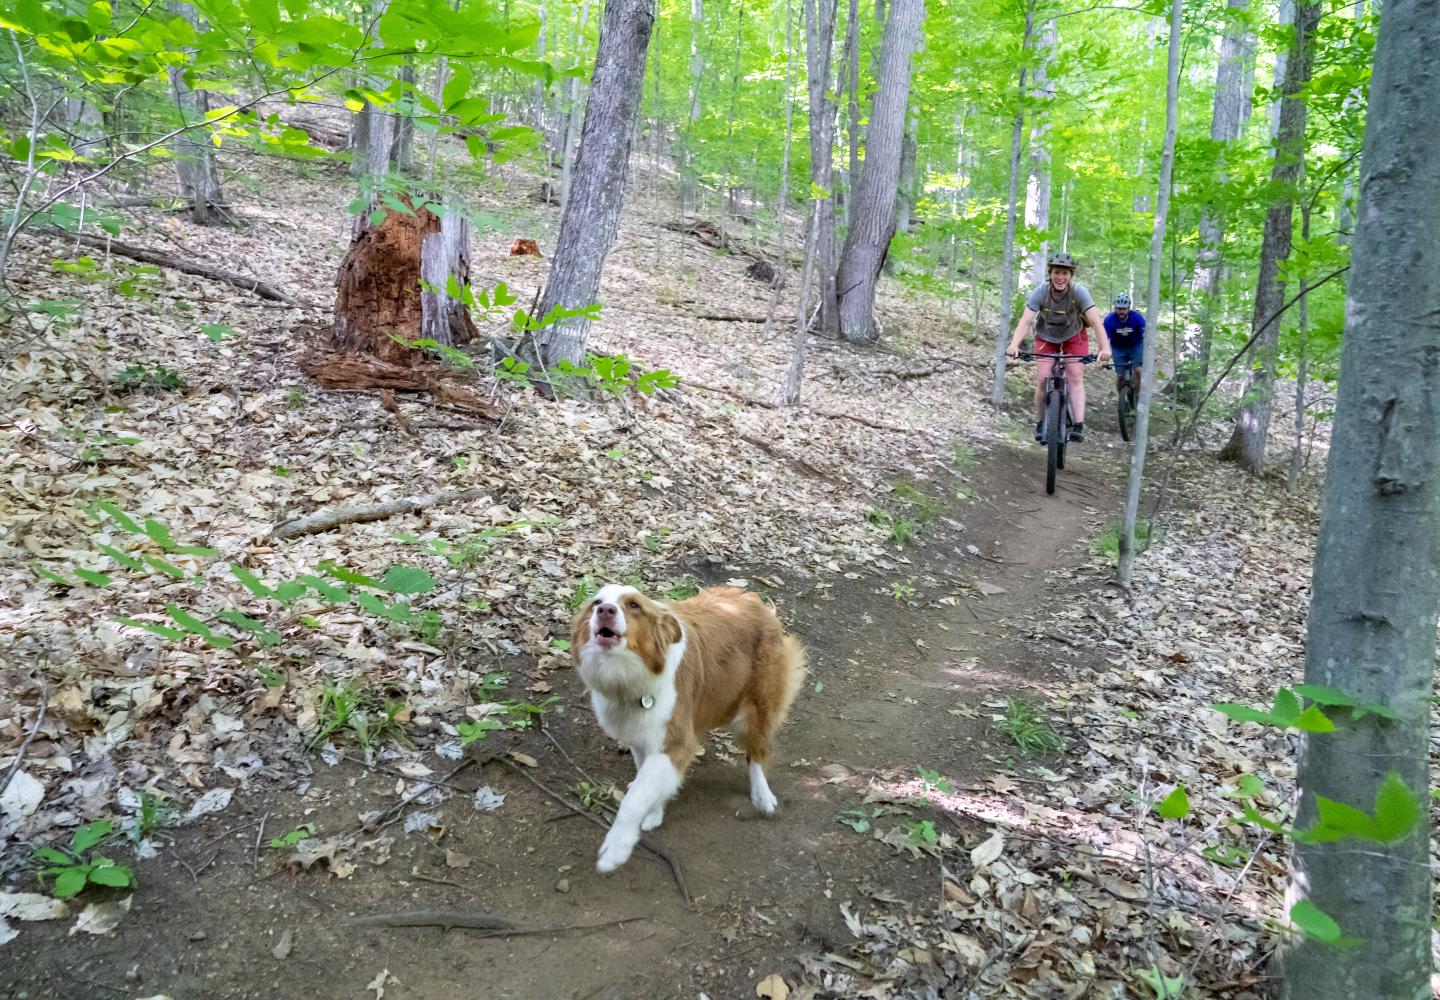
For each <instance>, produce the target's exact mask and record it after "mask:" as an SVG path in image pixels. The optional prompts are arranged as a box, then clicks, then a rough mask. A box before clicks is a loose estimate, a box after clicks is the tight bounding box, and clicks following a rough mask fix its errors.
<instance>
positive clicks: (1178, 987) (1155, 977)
mask: <svg viewBox="0 0 1440 1000" xmlns="http://www.w3.org/2000/svg"><path fill="white" fill-rule="evenodd" d="M1136 975H1138V976H1139V977H1140V979H1141V980H1142V981H1143V982H1144V983H1145V985H1146V986H1148V987H1150V989H1151V990H1152V991H1154V993H1155V998H1156V1000H1178V998H1179V997H1181V996H1183V995H1184V989H1185V976H1184V975H1183V974H1181V975H1179V976H1173V977H1172V976H1167V975H1165V973H1163V972H1161V971H1160V967H1159V966H1158V965H1152V966H1151V967H1150V968H1148V969H1141V970H1140V971H1139V972H1137V973H1136Z"/></svg>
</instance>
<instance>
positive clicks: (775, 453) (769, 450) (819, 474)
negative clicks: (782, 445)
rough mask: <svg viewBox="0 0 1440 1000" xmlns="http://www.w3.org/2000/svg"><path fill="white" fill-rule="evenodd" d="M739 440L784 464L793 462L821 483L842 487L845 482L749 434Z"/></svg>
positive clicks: (741, 436) (742, 435)
mask: <svg viewBox="0 0 1440 1000" xmlns="http://www.w3.org/2000/svg"><path fill="white" fill-rule="evenodd" d="M740 440H742V441H747V442H749V443H750V444H753V445H754V446H755V447H757V448H759V449H760V450H761V451H763V452H764V453H765V454H767V455H769V456H770V457H771V458H778V459H780V460H782V461H785V462H793V463H794V464H795V466H796V467H797V468H799V470H800V471H801V472H803V473H804V474H805V475H807V476H810V477H812V478H814V479H819V480H821V481H823V482H827V483H829V484H830V485H832V486H843V485H844V484H845V480H843V479H841V478H840V477H838V476H835V475H832V474H831V473H829V472H826V471H825V470H824V469H821V468H819V467H817V466H815V465H812V464H811V463H810V462H808V461H806V460H805V459H803V458H800V457H799V456H798V455H787V454H785V453H784V452H783V451H779V450H777V449H776V448H774V447H773V446H772V445H771V444H770V442H768V441H762V440H761V439H760V438H757V437H753V436H751V435H749V434H741V435H740Z"/></svg>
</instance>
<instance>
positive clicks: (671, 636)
mask: <svg viewBox="0 0 1440 1000" xmlns="http://www.w3.org/2000/svg"><path fill="white" fill-rule="evenodd" d="M658 624H659V626H660V638H661V639H662V640H663V641H664V643H665V645H666V646H674V645H676V644H678V643H679V642H680V640H681V639H683V638H685V630H684V628H683V627H682V626H681V625H680V619H679V617H677V616H676V615H675V614H674V613H673V612H671V611H667V610H664V609H661V611H660V620H659V623H658Z"/></svg>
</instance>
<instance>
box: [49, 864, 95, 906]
mask: <svg viewBox="0 0 1440 1000" xmlns="http://www.w3.org/2000/svg"><path fill="white" fill-rule="evenodd" d="M87 874H88V871H87V869H85V868H66V869H65V870H64V871H62V872H61V873H60V875H59V877H57V878H56V879H55V895H56V896H58V897H60V898H61V899H66V898H68V897H70V896H74V895H76V894H78V893H79V892H80V890H82V889H84V888H85V879H86V875H87Z"/></svg>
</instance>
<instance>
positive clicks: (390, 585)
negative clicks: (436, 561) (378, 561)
mask: <svg viewBox="0 0 1440 1000" xmlns="http://www.w3.org/2000/svg"><path fill="white" fill-rule="evenodd" d="M380 587H381V589H382V590H388V591H389V592H390V593H392V594H424V593H428V592H429V591H432V590H434V589H435V581H434V580H433V579H432V578H431V576H430V574H429V573H427V572H425V571H424V570H423V569H420V568H419V567H417V566H391V567H390V568H389V569H388V570H386V571H385V578H384V579H383V580H381V581H380Z"/></svg>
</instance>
